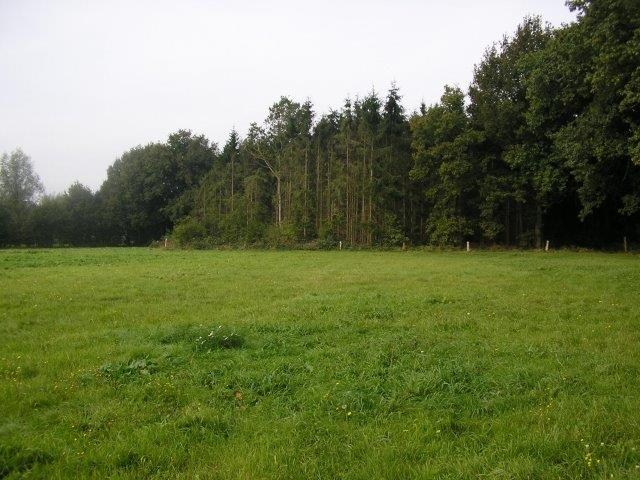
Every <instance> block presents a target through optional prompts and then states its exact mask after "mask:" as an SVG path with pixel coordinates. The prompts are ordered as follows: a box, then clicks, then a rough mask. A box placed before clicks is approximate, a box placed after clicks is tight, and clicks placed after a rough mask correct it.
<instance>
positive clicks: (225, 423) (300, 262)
mask: <svg viewBox="0 0 640 480" xmlns="http://www.w3.org/2000/svg"><path fill="white" fill-rule="evenodd" d="M639 287H640V259H639V257H637V256H635V255H622V254H603V253H573V252H550V253H546V254H545V253H541V252H477V251H476V252H471V253H465V252H418V251H409V252H348V251H342V252H337V251H334V252H303V251H163V250H150V249H143V248H141V249H116V248H112V249H68V250H62V249H60V250H55V249H54V250H3V251H0V478H2V477H5V478H11V479H13V478H111V477H113V478H185V479H186V478H188V479H191V478H201V479H205V478H207V479H208V478H211V479H218V478H219V479H254V478H282V479H285V478H286V479H288V478H301V479H303V478H304V479H309V478H318V479H319V478H344V479H371V478H387V479H399V478H451V479H458V478H495V479H501V478H504V479H507V478H509V479H526V478H540V479H549V478H597V479H600V478H640V294H639V292H640V288H639Z"/></svg>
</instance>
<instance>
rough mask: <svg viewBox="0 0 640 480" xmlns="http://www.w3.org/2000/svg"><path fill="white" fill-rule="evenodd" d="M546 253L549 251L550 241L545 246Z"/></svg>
mask: <svg viewBox="0 0 640 480" xmlns="http://www.w3.org/2000/svg"><path fill="white" fill-rule="evenodd" d="M544 251H545V252H548V251H549V240H547V243H545V244H544Z"/></svg>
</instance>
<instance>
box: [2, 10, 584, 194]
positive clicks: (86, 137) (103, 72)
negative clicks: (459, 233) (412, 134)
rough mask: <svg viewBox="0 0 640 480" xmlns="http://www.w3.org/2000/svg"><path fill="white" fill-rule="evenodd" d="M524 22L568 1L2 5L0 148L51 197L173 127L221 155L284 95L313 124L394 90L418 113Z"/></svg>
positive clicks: (560, 15) (556, 19) (550, 16)
mask: <svg viewBox="0 0 640 480" xmlns="http://www.w3.org/2000/svg"><path fill="white" fill-rule="evenodd" d="M528 14H536V15H541V16H542V17H543V19H545V20H546V21H548V22H550V23H551V24H552V25H554V26H559V25H561V24H562V23H566V22H570V21H572V20H573V19H574V18H575V16H574V14H572V13H571V12H569V10H568V8H567V7H566V6H565V5H564V1H563V0H483V1H482V2H479V1H476V0H449V1H447V2H442V1H436V0H395V1H390V0H389V1H376V0H367V1H364V0H362V1H360V0H355V1H344V0H343V1H338V0H335V1H334V0H328V1H323V2H310V1H308V2H307V1H300V0H274V1H269V2H266V1H259V0H255V1H242V0H240V1H232V0H228V1H226V0H220V1H216V0H209V1H205V0H183V1H180V2H176V1H163V0H140V1H124V0H110V1H108V2H103V1H98V0H93V1H87V0H77V1H71V0H70V1H67V0H57V1H55V2H51V1H47V0H42V1H35V0H20V1H15V0H0V153H1V152H9V151H12V150H14V149H15V148H16V147H20V148H22V149H23V150H24V151H25V152H26V153H27V154H28V155H30V156H31V158H32V160H33V162H34V165H35V168H36V171H37V172H38V173H39V175H40V177H41V179H42V181H43V183H44V186H45V188H46V190H47V192H49V193H57V192H62V191H64V190H65V189H66V188H67V187H68V186H69V185H70V184H71V183H72V182H74V181H76V180H78V181H80V182H82V183H83V184H85V185H87V186H89V187H91V188H92V189H96V188H99V186H100V185H101V183H102V182H103V181H104V179H105V178H106V170H107V167H108V166H109V165H110V164H111V163H113V161H114V160H115V159H116V158H118V157H119V156H120V155H121V154H122V153H123V152H125V151H126V150H128V149H129V148H131V147H134V146H136V145H144V144H147V143H150V142H154V141H164V140H165V139H166V137H167V135H168V134H169V133H171V132H174V131H176V130H178V129H181V128H182V129H190V130H192V131H193V132H194V133H199V134H200V133H202V134H204V135H206V136H207V137H208V138H209V139H210V140H212V141H215V142H217V143H218V144H219V145H222V144H224V141H225V140H226V138H227V136H228V134H229V131H230V130H231V129H232V128H233V127H235V128H236V129H237V130H238V131H239V132H240V133H241V134H243V133H244V132H246V129H247V127H248V126H249V124H250V123H251V122H254V121H257V122H261V121H262V120H263V119H264V118H265V116H266V115H267V110H268V108H269V106H270V105H271V104H272V103H273V102H275V101H276V100H278V98H279V97H280V96H282V95H287V96H290V97H292V98H293V99H296V100H299V101H304V100H305V99H307V98H308V99H310V100H311V101H312V102H313V103H314V105H315V111H316V114H317V115H319V114H321V113H324V112H327V111H328V110H329V109H330V108H339V107H341V106H342V104H343V101H344V99H345V98H346V97H347V96H350V97H351V98H355V97H356V96H358V95H359V96H363V95H365V94H366V93H368V92H370V91H371V89H372V88H375V89H376V91H378V92H380V94H381V95H384V94H385V93H386V91H387V89H388V88H389V86H390V85H391V83H392V82H393V81H395V82H396V83H397V85H398V86H399V87H400V93H401V95H402V96H403V104H404V105H405V107H406V108H407V110H408V111H409V112H411V111H413V110H415V109H417V108H418V107H419V105H420V102H421V101H423V100H424V101H425V102H426V103H427V104H431V103H434V102H436V101H438V99H439V97H440V95H441V94H442V90H443V87H444V85H445V84H449V85H458V86H460V87H461V88H463V89H465V90H466V88H467V86H468V84H469V82H470V81H471V78H472V75H473V66H474V64H476V63H478V62H479V61H480V59H481V57H482V54H483V52H484V50H485V49H486V47H487V46H489V45H491V43H493V42H495V41H498V40H499V39H500V38H501V37H502V35H504V34H508V33H510V32H512V31H513V30H514V29H515V27H516V26H517V24H518V23H519V22H520V21H521V20H522V18H523V17H524V16H525V15H528Z"/></svg>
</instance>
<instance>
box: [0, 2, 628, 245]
mask: <svg viewBox="0 0 640 480" xmlns="http://www.w3.org/2000/svg"><path fill="white" fill-rule="evenodd" d="M568 6H569V8H571V9H572V10H573V11H575V12H576V13H577V19H576V21H575V22H572V23H570V24H568V25H564V26H562V27H560V28H555V29H554V28H551V27H550V26H549V25H548V24H545V23H544V22H543V21H542V20H541V19H540V18H539V17H526V18H525V19H524V20H523V22H522V23H521V24H520V25H519V26H518V27H517V29H516V31H515V32H514V33H513V34H512V35H508V36H505V37H504V38H503V39H502V40H501V41H499V42H497V43H496V44H494V45H492V46H491V47H489V48H488V49H487V50H486V52H485V54H484V56H483V58H482V59H481V61H480V62H479V63H478V64H477V65H476V67H475V69H474V76H473V81H472V83H471V85H470V86H469V88H468V90H467V91H466V92H465V91H463V90H461V89H460V88H458V87H451V86H446V87H445V88H444V92H443V94H442V97H441V99H440V101H439V102H437V103H436V104H433V105H429V106H427V105H424V104H423V105H421V106H420V108H419V110H417V111H415V112H413V113H410V114H408V113H407V112H406V111H405V109H404V107H403V105H402V103H401V95H400V92H399V89H398V88H397V86H395V85H392V86H391V88H390V89H389V91H388V92H387V93H386V94H385V95H380V94H378V93H377V92H375V91H372V92H371V93H369V94H368V95H366V96H364V97H362V98H355V99H347V100H346V101H345V102H344V104H343V105H342V106H341V107H340V108H338V109H336V110H331V111H329V112H328V113H324V114H322V115H319V116H318V115H317V114H316V112H315V111H314V107H313V105H312V104H311V102H309V101H304V102H297V101H294V100H293V99H290V98H287V97H282V98H281V99H280V100H279V101H277V102H276V103H275V104H273V105H272V106H271V108H270V109H269V112H268V116H267V118H266V119H265V120H264V121H263V122H262V123H254V124H251V125H250V127H249V129H248V132H247V134H246V135H245V136H244V138H240V136H239V135H238V133H237V132H235V131H232V132H231V134H230V135H229V137H228V139H227V141H226V142H225V144H224V145H223V147H222V148H221V149H220V148H218V146H217V145H216V144H215V143H212V142H210V141H209V140H208V139H207V138H206V137H204V136H202V135H195V134H193V133H191V132H190V131H186V130H181V131H179V132H176V133H174V134H172V135H170V136H169V138H168V139H167V141H166V142H161V143H152V144H149V145H146V146H138V147H135V148H133V149H131V150H129V151H128V152H126V153H124V154H123V155H122V156H121V157H120V158H119V159H117V160H116V161H115V162H114V164H113V165H111V166H110V167H109V169H108V172H107V179H106V181H105V182H104V183H103V184H102V186H101V187H100V189H99V190H98V191H96V192H92V191H91V190H90V189H88V188H86V187H84V186H82V185H80V184H78V183H76V184H74V185H72V186H71V187H69V189H68V190H67V191H66V192H65V193H63V194H60V195H40V194H41V193H42V187H41V184H40V182H39V180H38V178H37V175H35V173H34V172H33V169H32V167H31V163H30V160H29V158H28V157H27V156H26V155H25V154H24V153H23V152H21V151H20V150H16V151H15V152H13V153H11V154H5V155H3V156H2V159H1V160H0V244H2V245H41V246H47V245H147V244H149V243H150V242H153V241H157V240H160V239H162V238H163V237H165V236H166V235H169V236H171V237H172V238H173V239H174V241H175V242H177V243H179V244H181V245H191V246H194V247H206V246H212V245H216V244H233V245H289V246H294V245H300V244H304V243H314V244H316V245H318V246H320V247H321V246H332V245H335V243H336V242H338V241H341V242H343V244H344V245H346V246H349V245H351V246H393V245H401V244H403V243H409V244H433V245H460V244H461V243H462V242H464V241H468V240H470V241H473V242H477V243H482V244H487V245H491V244H500V245H505V246H520V247H537V248H540V247H541V246H542V242H543V240H545V239H549V240H551V241H552V242H553V243H554V244H556V245H583V246H591V247H608V246H611V245H613V244H615V243H620V239H621V238H622V237H623V236H627V237H629V238H631V239H638V238H639V237H640V28H639V27H640V2H637V1H635V0H574V1H570V2H568Z"/></svg>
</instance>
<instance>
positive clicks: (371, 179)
mask: <svg viewBox="0 0 640 480" xmlns="http://www.w3.org/2000/svg"><path fill="white" fill-rule="evenodd" d="M372 229H373V140H371V157H370V158H369V240H368V243H369V246H371V240H372Z"/></svg>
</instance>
